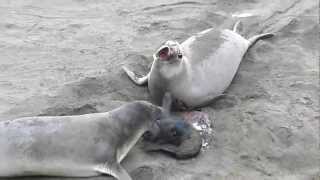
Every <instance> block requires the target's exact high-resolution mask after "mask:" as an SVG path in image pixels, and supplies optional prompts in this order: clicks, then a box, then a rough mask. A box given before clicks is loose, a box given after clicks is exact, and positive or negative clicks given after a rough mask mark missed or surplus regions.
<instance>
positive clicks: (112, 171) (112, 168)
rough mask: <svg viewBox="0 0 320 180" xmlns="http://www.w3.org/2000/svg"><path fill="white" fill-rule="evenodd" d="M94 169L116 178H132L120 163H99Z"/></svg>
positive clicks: (120, 179) (123, 179) (128, 179)
mask: <svg viewBox="0 0 320 180" xmlns="http://www.w3.org/2000/svg"><path fill="white" fill-rule="evenodd" d="M95 170H96V171H98V172H99V173H101V174H106V175H111V176H113V177H115V178H116V179H117V180H132V178H131V177H130V175H129V174H128V172H127V171H126V170H125V169H124V168H123V167H122V166H121V165H120V164H114V165H109V164H108V163H106V164H103V165H99V166H98V167H96V168H95Z"/></svg>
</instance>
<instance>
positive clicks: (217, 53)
mask: <svg viewBox="0 0 320 180" xmlns="http://www.w3.org/2000/svg"><path fill="white" fill-rule="evenodd" d="M239 23H240V22H237V23H236V24H235V25H234V28H233V30H229V29H223V30H220V29H213V28H210V29H206V30H204V31H202V32H199V33H197V34H195V35H194V36H191V37H189V38H188V39H187V40H185V41H184V42H183V43H181V44H179V43H178V42H176V41H167V42H166V43H165V44H163V45H162V46H161V47H160V48H159V49H158V50H157V51H156V53H155V54H154V55H153V58H154V61H153V63H152V66H151V70H150V72H149V73H148V74H147V75H146V76H143V77H138V76H137V75H136V74H135V73H133V72H132V71H131V70H130V69H128V68H127V67H125V66H124V67H123V69H124V71H125V72H126V74H127V75H128V76H129V78H130V79H131V80H132V81H133V82H134V83H136V84H138V85H144V84H146V83H148V89H149V91H150V94H151V98H152V100H153V101H154V103H155V104H159V103H161V99H162V97H163V95H164V93H165V92H167V91H168V92H170V93H171V94H172V95H173V97H174V98H175V101H176V103H175V104H177V105H178V106H180V107H182V108H183V109H192V108H197V107H201V106H204V105H206V104H208V103H210V102H211V101H212V100H213V99H214V98H216V97H217V96H220V95H222V93H223V92H224V91H225V90H226V88H227V87H228V86H229V85H230V83H231V81H232V79H233V77H234V76H235V74H236V72H237V69H238V67H239V64H240V62H241V60H242V58H243V56H244V54H245V53H246V52H247V50H248V49H249V47H250V46H252V45H253V44H254V43H255V42H256V41H258V40H260V39H264V38H269V37H272V36H273V34H270V33H266V34H259V35H256V36H253V37H251V38H249V39H245V38H244V37H243V36H241V35H240V34H238V33H237V27H238V25H239Z"/></svg>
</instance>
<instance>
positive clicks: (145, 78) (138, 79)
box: [122, 66, 149, 86]
mask: <svg viewBox="0 0 320 180" xmlns="http://www.w3.org/2000/svg"><path fill="white" fill-rule="evenodd" d="M122 69H123V70H124V71H125V72H126V73H127V75H128V76H129V78H130V79H131V80H132V81H133V82H134V83H135V84H137V85H140V86H141V85H145V84H147V83H148V77H149V74H147V75H146V76H143V77H138V76H137V75H136V74H135V73H134V72H132V71H131V70H130V69H128V68H127V67H125V66H122Z"/></svg>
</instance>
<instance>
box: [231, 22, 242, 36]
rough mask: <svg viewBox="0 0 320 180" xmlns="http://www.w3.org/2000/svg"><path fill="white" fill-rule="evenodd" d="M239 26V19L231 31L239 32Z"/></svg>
mask: <svg viewBox="0 0 320 180" xmlns="http://www.w3.org/2000/svg"><path fill="white" fill-rule="evenodd" d="M239 26H241V21H240V20H239V21H237V22H236V23H235V24H234V26H233V29H232V31H233V32H236V33H238V32H239Z"/></svg>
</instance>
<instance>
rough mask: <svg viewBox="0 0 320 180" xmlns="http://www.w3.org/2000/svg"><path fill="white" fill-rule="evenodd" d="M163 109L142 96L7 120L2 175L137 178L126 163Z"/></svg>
mask: <svg viewBox="0 0 320 180" xmlns="http://www.w3.org/2000/svg"><path fill="white" fill-rule="evenodd" d="M162 113H163V108H161V107H159V106H156V105H153V104H151V103H148V102H145V101H136V102H132V103H129V104H126V105H123V106H120V107H119V108H117V109H115V110H112V111H109V112H104V113H93V114H85V115H77V116H39V117H26V118H20V119H15V120H10V121H1V122H0V147H1V148H0V159H1V161H0V177H12V176H35V175H37V176H39V175H40V176H64V177H89V176H97V175H100V174H108V175H111V176H114V177H115V178H117V179H120V180H131V177H130V176H129V175H128V173H127V172H126V170H125V169H124V168H123V167H122V166H121V165H120V162H121V161H122V160H123V159H124V158H125V156H126V155H127V153H128V152H129V150H130V149H131V148H132V147H133V146H134V144H135V143H136V142H137V141H138V139H139V138H140V136H142V135H143V133H145V132H146V131H147V130H148V129H149V128H150V127H151V126H152V125H153V124H154V123H155V122H156V120H157V119H159V118H161V116H162Z"/></svg>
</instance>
